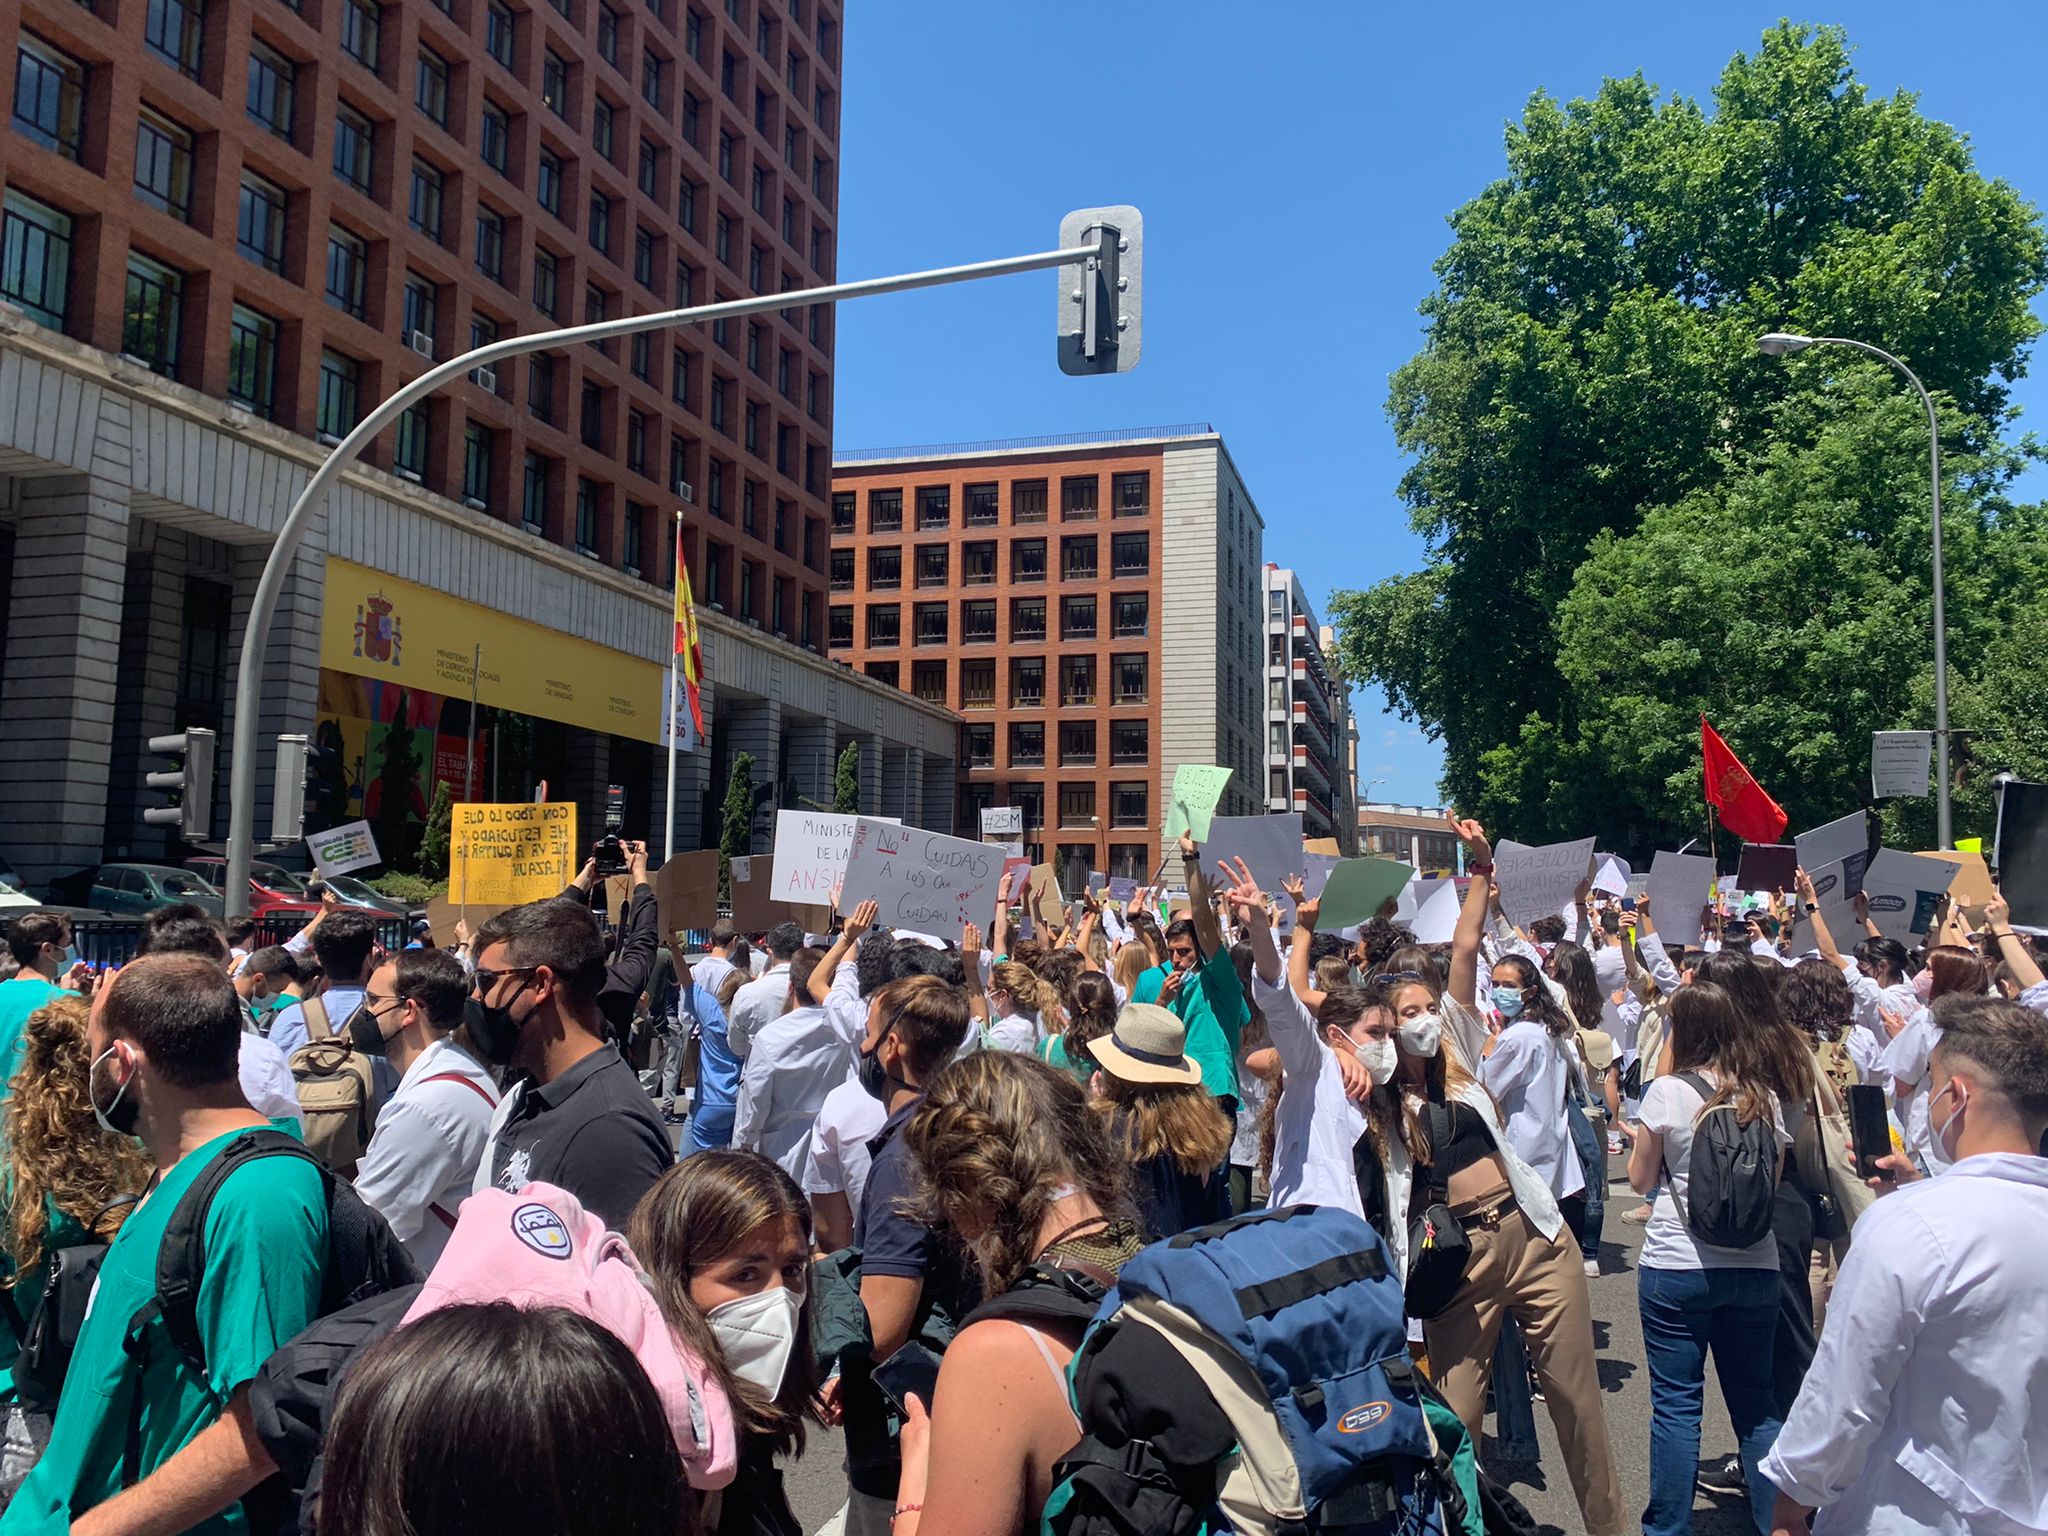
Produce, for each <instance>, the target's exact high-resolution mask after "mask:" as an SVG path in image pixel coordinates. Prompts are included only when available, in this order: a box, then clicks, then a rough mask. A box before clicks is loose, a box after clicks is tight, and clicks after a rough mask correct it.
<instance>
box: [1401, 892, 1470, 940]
mask: <svg viewBox="0 0 2048 1536" xmlns="http://www.w3.org/2000/svg"><path fill="white" fill-rule="evenodd" d="M1463 907H1464V901H1463V899H1462V898H1461V897H1460V896H1459V895H1458V882H1457V881H1455V880H1452V879H1448V878H1446V879H1442V880H1439V881H1437V882H1436V883H1435V884H1434V886H1432V887H1431V888H1430V890H1429V891H1428V893H1427V894H1426V895H1424V896H1423V898H1422V901H1421V904H1420V905H1419V906H1418V907H1417V908H1416V909H1415V916H1414V918H1413V919H1412V920H1411V921H1410V922H1409V924H1408V928H1409V931H1410V932H1412V933H1413V934H1414V935H1415V942H1416V943H1418V944H1448V943H1450V942H1451V934H1452V932H1453V931H1454V930H1455V929H1456V928H1457V926H1458V913H1459V911H1460V910H1462V908H1463Z"/></svg>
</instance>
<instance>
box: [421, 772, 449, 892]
mask: <svg viewBox="0 0 2048 1536" xmlns="http://www.w3.org/2000/svg"><path fill="white" fill-rule="evenodd" d="M454 823H455V796H454V795H453V793H451V792H450V790H449V788H448V781H447V780H446V779H436V780H435V781H434V799H433V803H432V804H430V805H429V806H428V807H427V824H426V826H425V828H423V829H422V830H421V832H420V853H419V869H418V873H419V874H421V875H423V876H425V877H426V878H427V879H429V880H446V879H447V878H448V843H449V838H450V836H451V835H452V833H453V830H454Z"/></svg>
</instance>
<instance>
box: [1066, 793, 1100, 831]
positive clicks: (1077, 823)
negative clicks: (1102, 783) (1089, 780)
mask: <svg viewBox="0 0 2048 1536" xmlns="http://www.w3.org/2000/svg"><path fill="white" fill-rule="evenodd" d="M1060 825H1061V826H1062V827H1075V828H1080V827H1092V826H1094V825H1095V786H1094V785H1093V784H1062V785H1061V786H1060Z"/></svg>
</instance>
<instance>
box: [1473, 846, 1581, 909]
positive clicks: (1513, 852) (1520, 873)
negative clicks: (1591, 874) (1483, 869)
mask: <svg viewBox="0 0 2048 1536" xmlns="http://www.w3.org/2000/svg"><path fill="white" fill-rule="evenodd" d="M1592 857H1593V839H1592V838H1590V837H1580V838H1574V839H1573V840H1572V841H1571V842H1569V843H1544V844H1542V845H1541V846H1538V847H1531V846H1530V845H1529V844H1527V843H1518V842H1515V841H1514V840H1513V839H1511V838H1503V839H1502V840H1501V841H1500V842H1498V843H1495V844H1494V845H1493V878H1494V882H1495V883H1496V884H1497V885H1499V887H1500V909H1501V911H1502V912H1504V913H1506V914H1507V919H1508V921H1509V922H1511V923H1513V924H1514V925H1515V926H1516V927H1518V928H1526V927H1528V926H1529V925H1530V924H1531V923H1533V922H1535V921H1536V920H1537V919H1538V918H1544V917H1551V916H1554V915H1555V914H1556V913H1557V912H1558V911H1559V910H1560V909H1561V908H1563V907H1564V906H1566V905H1567V904H1569V903H1570V901H1571V899H1572V894H1573V892H1575V891H1577V890H1578V888H1579V882H1580V881H1581V880H1584V879H1585V878H1586V866H1587V863H1588V861H1589V860H1591V859H1592Z"/></svg>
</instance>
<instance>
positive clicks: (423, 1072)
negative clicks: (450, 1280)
mask: <svg viewBox="0 0 2048 1536" xmlns="http://www.w3.org/2000/svg"><path fill="white" fill-rule="evenodd" d="M444 1076H454V1077H459V1078H461V1079H462V1081H460V1082H432V1081H429V1079H432V1078H439V1077H444ZM497 1107H498V1089H497V1086H496V1085H495V1084H494V1083H492V1081H491V1075H490V1073H488V1072H487V1071H485V1070H484V1067H483V1064H482V1063H481V1062H479V1061H478V1060H477V1059H476V1058H475V1057H474V1056H472V1055H470V1054H469V1052H467V1051H465V1050H463V1049H462V1047H461V1046H459V1045H457V1044H455V1042H454V1041H452V1040H448V1039H441V1040H436V1041H435V1042H434V1043H433V1044H432V1045H430V1046H428V1047H427V1048H426V1049H425V1050H424V1051H421V1052H420V1053H419V1055H418V1056H417V1057H415V1058H414V1059H413V1062H412V1065H410V1066H408V1067H407V1068H406V1069H405V1076H404V1077H402V1078H400V1079H399V1082H398V1091H397V1092H396V1093H394V1094H393V1095H392V1096H391V1102H390V1103H388V1104H386V1105H385V1106H384V1108H383V1109H382V1110H381V1111H380V1112H379V1113H378V1116H377V1129H376V1131H375V1132H374V1133H373V1134H372V1135H371V1137H370V1145H369V1146H368V1147H367V1148H366V1149H365V1150H364V1152H363V1160H362V1164H361V1166H360V1168H359V1169H358V1171H357V1173H356V1193H357V1194H359V1195H361V1196H362V1197H363V1204H365V1205H367V1206H368V1207H369V1208H370V1209H371V1210H373V1211H375V1212H377V1213H378V1214H379V1215H381V1216H382V1217H383V1218H384V1219H385V1220H386V1221H388V1222H390V1223H391V1230H392V1232H393V1233H394V1234H395V1235H396V1236H397V1238H398V1240H399V1241H400V1242H401V1243H404V1244H405V1249H406V1252H408V1253H410V1254H411V1255H412V1256H413V1261H414V1262H415V1263H417V1264H418V1265H419V1267H420V1268H421V1269H423V1270H426V1269H432V1268H433V1267H434V1261H435V1260H436V1259H438V1258H440V1256H441V1250H442V1249H443V1248H445V1247H447V1246H448V1234H449V1233H450V1232H451V1231H453V1230H454V1222H455V1215H456V1212H457V1210H458V1209H459V1208H460V1207H461V1205H462V1202H463V1200H464V1199H465V1198H466V1197H467V1196H468V1195H469V1193H470V1191H471V1188H472V1186H473V1185H474V1183H475V1179H476V1169H477V1163H478V1161H479V1160H480V1159H481V1158H482V1157H483V1154H484V1142H485V1141H486V1139H487V1138H488V1137H489V1135H490V1129H491V1117H492V1115H493V1114H494V1113H495V1112H496V1110H497Z"/></svg>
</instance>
